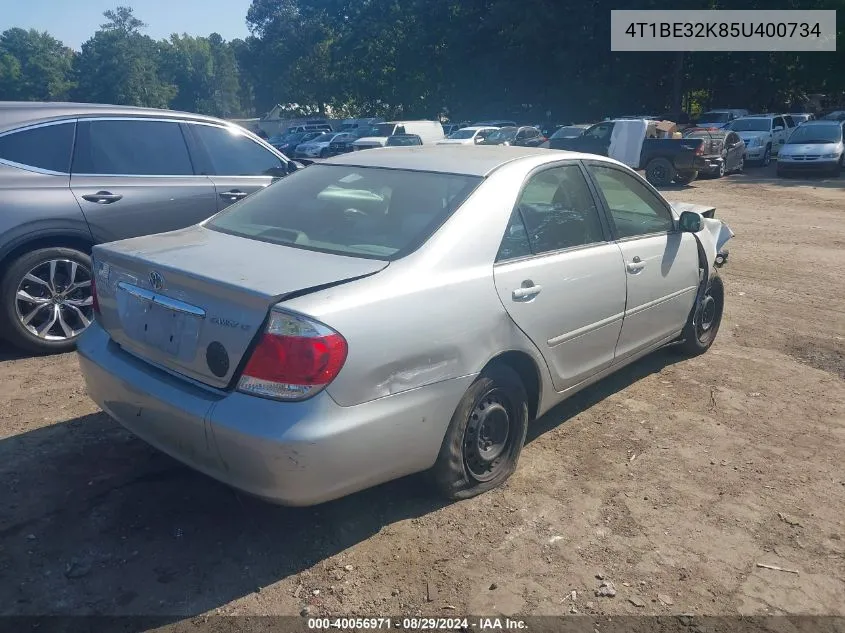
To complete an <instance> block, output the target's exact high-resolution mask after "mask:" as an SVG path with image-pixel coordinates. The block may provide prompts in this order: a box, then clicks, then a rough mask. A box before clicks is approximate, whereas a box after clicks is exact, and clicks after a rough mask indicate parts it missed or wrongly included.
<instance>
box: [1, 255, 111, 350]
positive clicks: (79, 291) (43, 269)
mask: <svg viewBox="0 0 845 633" xmlns="http://www.w3.org/2000/svg"><path fill="white" fill-rule="evenodd" d="M93 318H94V314H93V296H92V294H91V258H90V257H89V256H88V255H87V254H85V253H83V252H81V251H78V250H75V249H71V248H43V249H40V250H37V251H33V252H31V253H26V254H25V255H22V256H21V257H19V258H18V259H17V260H15V261H14V262H12V265H11V266H10V267H9V269H8V271H7V272H6V274H5V275H3V279H2V281H0V332H2V333H3V337H4V338H6V339H7V340H8V341H9V342H10V343H12V344H13V345H15V346H16V347H18V348H20V349H23V350H25V351H28V352H32V353H36V354H43V353H51V352H67V351H70V350H72V349H73V348H74V346H75V345H76V339H77V338H78V337H79V335H80V334H82V332H84V331H85V329H86V328H87V327H88V326H89V325H90V324H91V321H92V320H93Z"/></svg>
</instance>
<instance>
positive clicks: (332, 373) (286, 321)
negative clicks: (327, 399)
mask: <svg viewBox="0 0 845 633" xmlns="http://www.w3.org/2000/svg"><path fill="white" fill-rule="evenodd" d="M347 350H348V348H347V345H346V339H344V338H343V337H342V336H341V335H340V334H338V333H337V332H335V331H334V330H333V329H331V328H330V327H328V326H327V325H324V324H322V323H318V322H317V321H313V320H311V319H309V318H306V317H303V316H299V315H293V314H288V313H285V312H277V311H273V312H271V313H270V322H269V323H268V324H267V329H266V331H265V332H264V333H263V334H262V335H261V339H260V340H259V341H258V345H257V347H256V348H255V350H253V352H252V356H250V359H249V362H247V364H246V367H245V368H244V371H243V374H242V375H241V379H240V380H239V381H238V390H239V391H243V392H244V393H249V394H253V395H256V396H264V397H267V398H275V399H278V400H302V399H304V398H308V397H310V396H313V395H314V394H316V393H318V392H320V391H322V390H323V389H325V388H326V386H327V385H328V384H329V383H330V382H331V381H332V380H334V379H335V377H336V376H337V375H338V373H340V370H341V368H342V367H343V363H344V362H346V353H347Z"/></svg>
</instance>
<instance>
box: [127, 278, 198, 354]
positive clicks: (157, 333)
mask: <svg viewBox="0 0 845 633" xmlns="http://www.w3.org/2000/svg"><path fill="white" fill-rule="evenodd" d="M117 303H118V313H119V316H120V324H121V327H122V328H123V331H124V333H125V334H126V336H127V337H129V338H130V339H131V340H132V341H134V342H135V343H136V344H139V345H141V346H142V347H144V348H147V349H152V350H156V351H157V352H160V353H162V354H164V355H166V356H168V357H172V358H179V359H181V360H190V359H192V358H193V357H194V354H195V351H196V345H197V340H198V338H199V330H200V322H201V319H200V318H199V317H197V316H194V315H191V314H187V313H185V312H182V311H179V310H172V309H170V308H168V307H167V306H164V305H161V304H159V303H156V302H155V301H151V300H149V299H146V298H144V297H138V296H136V295H134V294H131V293H128V292H125V291H122V290H119V291H118V293H117Z"/></svg>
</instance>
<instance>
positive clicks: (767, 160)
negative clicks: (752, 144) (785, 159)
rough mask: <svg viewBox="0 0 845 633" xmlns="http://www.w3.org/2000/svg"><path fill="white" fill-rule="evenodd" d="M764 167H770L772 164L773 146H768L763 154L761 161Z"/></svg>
mask: <svg viewBox="0 0 845 633" xmlns="http://www.w3.org/2000/svg"><path fill="white" fill-rule="evenodd" d="M760 164H761V165H762V166H763V167H768V166H769V165H771V164H772V146H771V145H766V150H765V151H764V152H763V160H761V161H760Z"/></svg>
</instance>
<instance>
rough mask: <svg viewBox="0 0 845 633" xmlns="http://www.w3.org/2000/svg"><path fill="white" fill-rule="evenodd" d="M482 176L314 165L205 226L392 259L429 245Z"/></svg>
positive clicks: (298, 245)
mask: <svg viewBox="0 0 845 633" xmlns="http://www.w3.org/2000/svg"><path fill="white" fill-rule="evenodd" d="M481 181H482V179H481V178H478V177H474V176H460V175H453V174H443V173H432V172H422V171H407V170H401V169H379V168H375V167H353V166H346V165H312V166H311V167H308V169H303V170H300V171H297V172H295V173H294V174H291V175H290V176H288V177H287V178H283V179H282V180H280V181H279V182H277V183H276V184H274V185H273V186H272V187H267V188H266V189H264V190H262V191H259V192H257V193H254V194H252V195H251V196H250V197H249V198H248V199H246V200H244V201H243V202H242V203H240V204H236V205H233V206H231V207H229V208H228V209H227V210H226V211H223V212H222V213H221V214H219V215H217V216H215V217H214V218H213V219H212V220H210V221H209V222H208V223H207V224H206V225H205V226H206V227H207V228H210V229H215V230H218V231H222V232H224V233H229V234H232V235H238V236H241V237H247V238H252V239H257V240H262V241H266V242H273V243H277V244H284V245H286V246H291V247H294V248H304V249H308V250H316V251H322V252H328V253H335V254H338V255H353V256H358V257H370V258H373V259H386V260H390V259H396V258H398V257H402V256H403V255H405V254H407V253H409V252H411V251H413V250H415V249H416V248H418V247H419V246H420V245H422V244H423V242H425V241H426V240H427V239H428V238H429V237H430V236H431V235H432V233H434V231H435V230H436V229H437V228H438V227H439V226H440V225H441V224H442V223H443V222H444V221H446V219H447V218H448V217H449V216H450V215H451V214H452V212H454V211H455V209H457V208H458V207H459V206H460V205H461V204H463V202H464V200H465V199H466V197H467V196H468V195H469V194H470V193H471V192H472V190H473V189H475V187H477V186H478V184H479V183H480V182H481Z"/></svg>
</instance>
